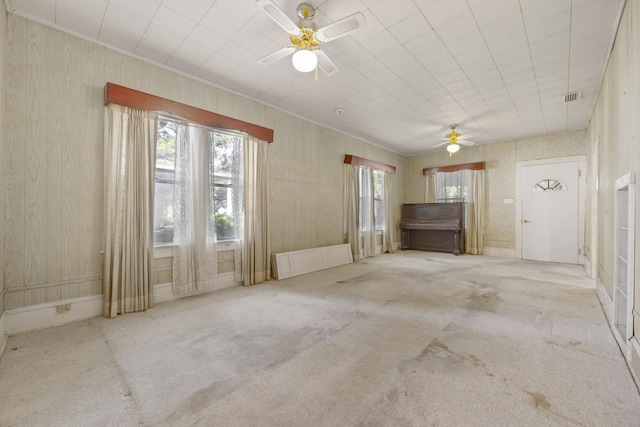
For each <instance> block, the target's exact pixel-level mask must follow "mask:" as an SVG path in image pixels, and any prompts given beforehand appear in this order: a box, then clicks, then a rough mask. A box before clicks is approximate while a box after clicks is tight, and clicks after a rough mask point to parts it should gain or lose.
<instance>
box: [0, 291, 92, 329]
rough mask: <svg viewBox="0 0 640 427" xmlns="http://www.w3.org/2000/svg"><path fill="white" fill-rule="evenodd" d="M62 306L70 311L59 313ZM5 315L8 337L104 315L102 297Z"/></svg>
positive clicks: (15, 311)
mask: <svg viewBox="0 0 640 427" xmlns="http://www.w3.org/2000/svg"><path fill="white" fill-rule="evenodd" d="M61 306H67V307H68V309H67V310H65V311H62V312H58V307H61ZM5 314H6V315H7V323H6V331H7V335H13V334H18V333H21V332H27V331H32V330H35V329H43V328H48V327H51V326H60V325H65V324H67V323H71V322H77V321H79V320H86V319H90V318H92V317H96V316H100V315H101V314H102V295H92V296H88V297H81V298H74V299H70V300H64V301H56V302H52V303H47V304H38V305H32V306H29V307H23V308H16V309H13V310H8V311H7V312H6V313H5Z"/></svg>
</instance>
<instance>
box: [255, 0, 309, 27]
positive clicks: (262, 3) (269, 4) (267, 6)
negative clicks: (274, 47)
mask: <svg viewBox="0 0 640 427" xmlns="http://www.w3.org/2000/svg"><path fill="white" fill-rule="evenodd" d="M256 5H257V6H258V7H260V8H262V10H264V11H265V12H266V13H267V15H269V16H270V17H271V19H273V20H274V21H275V23H276V24H278V25H280V27H282V29H283V30H285V31H286V32H287V33H289V34H291V35H292V36H299V35H300V28H298V26H297V25H296V24H295V22H293V21H292V20H291V19H289V17H288V16H287V15H286V14H285V13H284V12H283V11H282V9H280V8H279V7H278V6H276V4H275V3H274V2H273V1H272V0H257V1H256Z"/></svg>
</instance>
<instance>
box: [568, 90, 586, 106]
mask: <svg viewBox="0 0 640 427" xmlns="http://www.w3.org/2000/svg"><path fill="white" fill-rule="evenodd" d="M580 98H582V91H578V92H571V93H566V94H565V95H564V103H565V104H566V103H568V102H573V101H579V100H580Z"/></svg>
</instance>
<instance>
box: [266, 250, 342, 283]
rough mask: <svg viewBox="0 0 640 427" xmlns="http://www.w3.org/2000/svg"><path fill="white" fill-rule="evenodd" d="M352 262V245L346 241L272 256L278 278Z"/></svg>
mask: <svg viewBox="0 0 640 427" xmlns="http://www.w3.org/2000/svg"><path fill="white" fill-rule="evenodd" d="M351 263H353V257H352V256H351V245H349V244H346V243H345V244H342V245H333V246H323V247H320V248H313V249H302V250H299V251H291V252H280V253H277V254H273V255H272V256H271V268H272V272H273V277H274V278H275V279H277V280H281V279H286V278H289V277H294V276H299V275H301V274H307V273H313V272H314V271H320V270H324V269H327V268H332V267H337V266H339V265H345V264H351Z"/></svg>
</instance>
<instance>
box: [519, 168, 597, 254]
mask: <svg viewBox="0 0 640 427" xmlns="http://www.w3.org/2000/svg"><path fill="white" fill-rule="evenodd" d="M567 162H577V163H578V264H580V265H584V264H585V258H584V245H585V225H586V223H585V194H586V191H585V190H586V176H585V175H586V170H587V167H586V166H587V156H586V155H582V156H571V157H555V158H552V159H542V160H527V161H523V162H516V192H515V194H516V215H515V218H516V236H515V239H516V258H520V259H522V173H523V171H522V169H523V168H524V167H527V166H541V165H550V164H555V163H567Z"/></svg>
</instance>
